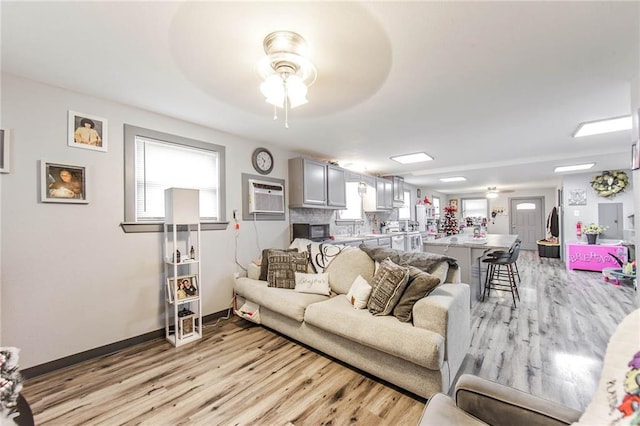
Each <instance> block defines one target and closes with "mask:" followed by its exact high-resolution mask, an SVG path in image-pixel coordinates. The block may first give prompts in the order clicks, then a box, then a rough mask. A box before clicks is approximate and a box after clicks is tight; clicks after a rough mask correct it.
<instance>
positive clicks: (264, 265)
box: [259, 248, 298, 281]
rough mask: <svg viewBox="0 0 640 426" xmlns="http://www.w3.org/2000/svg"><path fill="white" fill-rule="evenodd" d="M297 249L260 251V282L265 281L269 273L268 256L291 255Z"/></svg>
mask: <svg viewBox="0 0 640 426" xmlns="http://www.w3.org/2000/svg"><path fill="white" fill-rule="evenodd" d="M297 251H298V249H297V248H294V249H264V250H262V258H261V263H260V277H259V278H260V281H267V272H268V271H269V254H271V253H274V252H281V253H292V252H297Z"/></svg>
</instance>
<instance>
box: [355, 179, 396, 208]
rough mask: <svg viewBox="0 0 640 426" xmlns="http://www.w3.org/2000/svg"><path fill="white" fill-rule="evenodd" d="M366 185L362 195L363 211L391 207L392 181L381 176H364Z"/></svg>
mask: <svg viewBox="0 0 640 426" xmlns="http://www.w3.org/2000/svg"><path fill="white" fill-rule="evenodd" d="M362 180H363V181H364V182H365V184H366V185H367V193H366V194H365V197H364V211H365V212H377V211H386V210H391V209H392V208H393V182H392V181H390V180H388V179H385V178H383V177H373V176H366V177H365V176H364V175H363V177H362Z"/></svg>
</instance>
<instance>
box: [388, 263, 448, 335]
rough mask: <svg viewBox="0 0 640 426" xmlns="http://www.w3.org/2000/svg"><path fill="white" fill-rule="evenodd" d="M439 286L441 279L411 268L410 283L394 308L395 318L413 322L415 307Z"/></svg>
mask: <svg viewBox="0 0 640 426" xmlns="http://www.w3.org/2000/svg"><path fill="white" fill-rule="evenodd" d="M438 284H440V278H437V277H434V276H433V275H431V274H429V273H428V272H424V271H421V270H420V269H418V268H416V267H414V266H409V282H408V283H407V287H406V288H405V290H404V293H402V297H400V300H399V301H398V304H397V305H396V307H395V308H393V316H395V317H396V318H398V319H399V320H400V321H402V322H409V321H411V312H412V310H413V305H414V304H415V303H416V302H417V301H418V300H420V299H422V298H423V297H425V296H426V295H427V294H429V293H430V292H431V290H433V289H434V288H436V287H437V286H438Z"/></svg>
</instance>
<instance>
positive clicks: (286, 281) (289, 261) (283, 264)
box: [267, 252, 307, 289]
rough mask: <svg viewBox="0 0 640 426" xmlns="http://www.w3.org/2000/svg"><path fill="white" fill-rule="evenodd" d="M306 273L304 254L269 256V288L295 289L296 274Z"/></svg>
mask: <svg viewBox="0 0 640 426" xmlns="http://www.w3.org/2000/svg"><path fill="white" fill-rule="evenodd" d="M306 271H307V255H306V253H297V252H277V253H272V254H270V255H269V270H268V271H267V281H268V282H269V287H277V288H290V289H293V288H295V287H296V272H306Z"/></svg>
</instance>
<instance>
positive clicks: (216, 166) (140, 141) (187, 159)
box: [121, 124, 228, 232]
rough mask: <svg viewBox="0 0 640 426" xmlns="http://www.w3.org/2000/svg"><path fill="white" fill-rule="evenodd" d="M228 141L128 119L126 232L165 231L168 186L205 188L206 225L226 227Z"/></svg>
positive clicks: (202, 212) (202, 202)
mask: <svg viewBox="0 0 640 426" xmlns="http://www.w3.org/2000/svg"><path fill="white" fill-rule="evenodd" d="M225 151H226V150H225V147H224V146H223V145H216V144H214V143H211V142H204V141H200V140H196V139H189V138H185V137H183V136H177V135H171V134H168V133H163V132H159V131H157V130H151V129H145V128H142V127H137V126H132V125H130V124H125V125H124V221H123V222H122V224H121V226H122V228H123V230H124V232H162V230H163V226H162V222H164V217H165V214H164V190H165V189H167V188H189V189H197V190H199V191H200V219H201V220H200V224H201V226H202V230H222V229H226V227H227V225H228V223H227V222H226V214H225V210H226V198H225V197H226V189H225Z"/></svg>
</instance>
